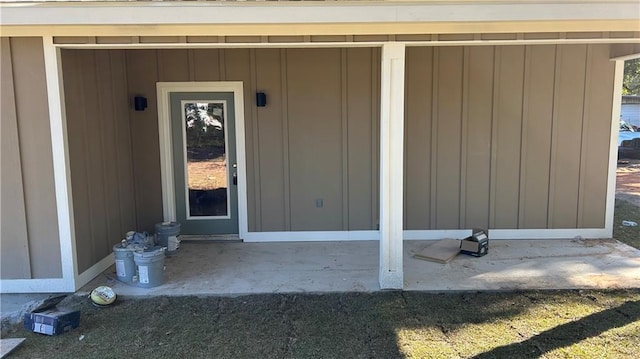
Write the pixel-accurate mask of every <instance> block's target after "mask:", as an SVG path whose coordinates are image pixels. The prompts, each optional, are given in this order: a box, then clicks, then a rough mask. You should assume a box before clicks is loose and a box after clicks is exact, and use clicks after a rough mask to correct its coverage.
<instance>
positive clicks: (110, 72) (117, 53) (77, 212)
mask: <svg viewBox="0 0 640 359" xmlns="http://www.w3.org/2000/svg"><path fill="white" fill-rule="evenodd" d="M61 62H62V69H63V76H64V93H65V109H66V118H67V135H68V141H69V168H70V172H71V189H72V194H73V210H74V211H73V213H74V225H75V238H76V252H77V263H78V272H79V273H82V272H84V271H85V270H87V269H89V268H90V267H91V266H92V265H94V264H95V263H97V262H99V261H100V260H102V259H103V258H104V257H106V256H107V255H109V254H110V253H111V252H112V247H113V245H114V244H117V243H119V242H120V241H121V240H122V238H124V235H125V233H126V232H127V231H130V230H135V229H136V217H135V214H136V213H135V209H136V202H135V197H134V193H135V191H134V180H133V162H132V151H131V149H132V146H131V129H130V127H131V126H130V121H129V108H130V107H131V106H129V98H128V95H127V80H126V72H125V53H124V51H122V50H85V51H70V50H62V56H61Z"/></svg>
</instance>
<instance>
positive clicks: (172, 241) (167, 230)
mask: <svg viewBox="0 0 640 359" xmlns="http://www.w3.org/2000/svg"><path fill="white" fill-rule="evenodd" d="M179 236H180V223H177V222H163V223H158V224H156V243H157V244H158V245H159V246H162V247H166V248H167V253H166V254H175V253H176V251H177V250H178V248H180V238H179Z"/></svg>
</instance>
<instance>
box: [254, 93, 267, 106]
mask: <svg viewBox="0 0 640 359" xmlns="http://www.w3.org/2000/svg"><path fill="white" fill-rule="evenodd" d="M256 105H258V107H265V106H266V105H267V95H266V94H265V93H264V92H258V93H256Z"/></svg>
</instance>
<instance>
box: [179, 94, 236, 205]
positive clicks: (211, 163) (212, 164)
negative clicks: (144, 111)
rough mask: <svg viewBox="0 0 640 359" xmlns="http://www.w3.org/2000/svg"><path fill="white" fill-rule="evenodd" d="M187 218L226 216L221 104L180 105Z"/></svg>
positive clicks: (222, 108)
mask: <svg viewBox="0 0 640 359" xmlns="http://www.w3.org/2000/svg"><path fill="white" fill-rule="evenodd" d="M184 114H185V129H186V151H187V182H188V191H189V195H188V198H189V204H188V209H189V216H190V217H197V216H207V217H211V216H227V215H228V205H227V203H228V201H227V197H228V194H227V178H228V175H227V154H226V140H225V133H226V130H225V121H224V115H225V114H224V104H223V103H214V102H209V103H207V102H188V103H184Z"/></svg>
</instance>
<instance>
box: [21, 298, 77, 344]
mask: <svg viewBox="0 0 640 359" xmlns="http://www.w3.org/2000/svg"><path fill="white" fill-rule="evenodd" d="M64 297H65V296H61V297H56V298H51V299H49V300H46V301H45V302H44V303H43V304H42V305H41V306H39V307H38V308H36V309H34V310H33V311H31V312H30V313H25V315H24V327H25V329H27V330H30V331H32V332H34V333H40V334H46V335H58V334H62V333H65V332H68V331H70V330H71V329H74V328H77V327H78V326H79V325H80V311H79V310H72V309H67V308H58V307H56V305H57V304H58V303H60V301H62V299H64Z"/></svg>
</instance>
